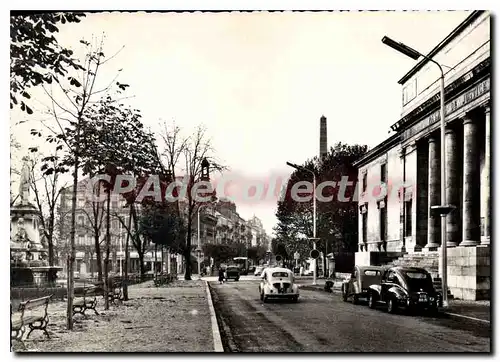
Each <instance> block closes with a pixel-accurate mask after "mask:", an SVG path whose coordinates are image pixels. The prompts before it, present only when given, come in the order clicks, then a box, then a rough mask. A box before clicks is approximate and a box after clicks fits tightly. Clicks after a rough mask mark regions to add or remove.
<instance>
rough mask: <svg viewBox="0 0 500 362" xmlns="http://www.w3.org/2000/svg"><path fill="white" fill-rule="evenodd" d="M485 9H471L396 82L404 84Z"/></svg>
mask: <svg viewBox="0 0 500 362" xmlns="http://www.w3.org/2000/svg"><path fill="white" fill-rule="evenodd" d="M485 12H486V11H485V10H476V11H473V12H472V13H471V14H470V15H469V16H468V17H467V18H466V19H465V20H464V21H462V22H461V23H460V24H459V25H458V26H457V27H456V28H455V29H454V30H453V31H452V32H451V33H450V34H448V36H447V37H446V38H444V39H443V40H442V41H441V42H440V43H439V44H438V45H436V46H435V47H434V48H433V49H432V50H431V51H430V52H429V53H428V54H427V58H424V59H422V60H421V61H420V62H418V63H417V64H416V65H415V66H414V67H413V68H412V69H410V71H409V72H408V73H406V74H405V75H404V76H403V78H401V79H400V80H399V81H398V83H399V84H404V83H406V81H407V80H408V79H410V78H411V77H412V76H413V75H414V74H415V73H417V72H418V71H419V70H420V69H422V67H423V66H424V65H425V64H427V63H428V62H429V60H428V58H432V57H434V56H435V55H436V54H437V53H439V51H440V50H441V49H443V48H444V47H445V46H446V45H447V44H449V43H450V42H451V41H452V40H453V39H454V38H456V37H457V36H458V35H459V34H460V33H461V32H462V31H464V30H465V29H466V28H467V26H469V25H470V24H471V23H472V22H473V21H474V20H476V19H477V18H478V17H479V16H481V15H482V14H483V13H485Z"/></svg>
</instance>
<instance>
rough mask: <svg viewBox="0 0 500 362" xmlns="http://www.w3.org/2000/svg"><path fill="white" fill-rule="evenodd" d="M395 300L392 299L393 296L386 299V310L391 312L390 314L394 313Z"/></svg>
mask: <svg viewBox="0 0 500 362" xmlns="http://www.w3.org/2000/svg"><path fill="white" fill-rule="evenodd" d="M396 309H397V307H396V302H395V301H394V298H390V299H389V300H388V301H387V312H389V313H391V314H394V313H396Z"/></svg>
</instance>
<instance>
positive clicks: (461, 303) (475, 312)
mask: <svg viewBox="0 0 500 362" xmlns="http://www.w3.org/2000/svg"><path fill="white" fill-rule="evenodd" d="M316 283H317V284H316V285H312V279H311V280H310V281H309V280H307V281H306V280H301V281H299V283H298V285H299V288H300V289H303V290H312V291H320V292H323V293H326V292H325V291H324V287H325V280H324V279H323V280H317V281H316ZM341 288H342V280H340V279H337V280H335V284H334V286H333V292H334V293H335V292H337V293H340V291H341V290H342V289H341ZM446 313H447V314H448V315H450V316H451V317H454V318H462V320H464V319H469V320H478V322H484V323H486V322H490V323H491V309H490V301H489V300H482V301H469V300H458V299H452V300H450V301H449V310H447V311H446Z"/></svg>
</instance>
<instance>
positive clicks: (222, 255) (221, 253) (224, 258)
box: [202, 243, 240, 265]
mask: <svg viewBox="0 0 500 362" xmlns="http://www.w3.org/2000/svg"><path fill="white" fill-rule="evenodd" d="M202 249H203V253H204V254H205V256H207V257H210V258H213V259H214V263H215V264H216V265H220V264H222V263H226V262H229V261H231V260H232V259H233V258H235V257H237V256H239V255H240V254H239V249H240V248H239V247H238V245H235V244H211V243H207V244H203V246H202Z"/></svg>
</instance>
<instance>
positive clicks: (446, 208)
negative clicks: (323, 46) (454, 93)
mask: <svg viewBox="0 0 500 362" xmlns="http://www.w3.org/2000/svg"><path fill="white" fill-rule="evenodd" d="M382 43H384V44H385V45H387V46H389V47H391V48H393V49H395V50H397V51H398V52H400V53H402V54H404V55H406V56H408V57H410V58H412V59H413V60H417V59H418V58H420V57H423V58H425V59H427V60H428V61H429V62H432V63H434V64H436V65H437V66H438V68H439V71H440V72H441V77H440V84H441V97H440V98H441V99H440V101H441V102H440V103H441V104H440V121H441V122H440V123H441V205H433V206H431V210H433V211H435V212H436V213H438V214H440V215H441V260H440V266H441V282H442V291H443V307H444V308H447V307H448V284H447V274H448V270H447V268H448V266H447V250H446V248H447V241H446V215H448V214H449V213H450V212H451V211H452V210H453V209H454V208H455V206H453V205H447V204H446V148H445V127H446V120H445V114H444V110H445V109H444V73H443V68H442V67H441V65H440V64H439V63H438V62H436V61H435V60H434V59H432V58H429V57H427V56H425V55H423V54H422V53H420V52H418V51H416V50H415V49H413V48H410V47H409V46H407V45H405V44H403V43H400V42H397V41H395V40H392V39H391V38H389V37H387V36H384V37H383V38H382Z"/></svg>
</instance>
